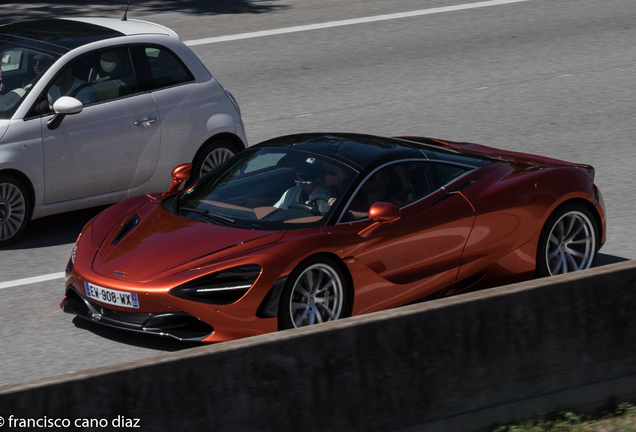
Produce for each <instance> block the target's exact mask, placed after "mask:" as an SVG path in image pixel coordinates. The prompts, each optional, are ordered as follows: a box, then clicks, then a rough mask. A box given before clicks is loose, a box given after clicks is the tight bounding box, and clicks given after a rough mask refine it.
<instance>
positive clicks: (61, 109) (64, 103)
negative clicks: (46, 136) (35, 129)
mask: <svg viewBox="0 0 636 432" xmlns="http://www.w3.org/2000/svg"><path fill="white" fill-rule="evenodd" d="M83 109H84V105H83V104H82V103H81V102H80V101H79V100H77V99H75V98H74V97H70V96H62V97H61V98H59V99H58V100H56V101H55V103H54V104H53V111H54V112H55V115H54V116H53V118H52V119H51V120H49V121H48V122H47V123H46V125H47V127H48V128H49V129H50V130H55V129H57V128H58V127H59V126H60V124H61V123H62V120H64V117H66V116H67V115H72V114H78V113H81V112H82V110H83Z"/></svg>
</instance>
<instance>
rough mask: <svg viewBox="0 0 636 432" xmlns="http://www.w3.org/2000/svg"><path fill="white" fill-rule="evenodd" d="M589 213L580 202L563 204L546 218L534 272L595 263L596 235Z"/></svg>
mask: <svg viewBox="0 0 636 432" xmlns="http://www.w3.org/2000/svg"><path fill="white" fill-rule="evenodd" d="M598 237H599V236H598V230H597V227H596V221H595V219H594V217H593V216H592V213H591V212H590V211H589V210H588V209H587V208H585V207H584V206H583V205H581V204H566V205H564V206H562V207H559V208H558V209H557V210H555V212H554V213H553V214H552V215H551V216H550V217H549V218H548V220H547V222H546V224H545V226H544V227H543V230H542V232H541V237H540V238H539V248H538V250H537V276H538V277H544V276H554V275H557V274H565V273H570V272H573V271H578V270H585V269H588V268H590V267H591V266H592V264H594V260H595V259H596V252H597V251H598V245H599V238H598Z"/></svg>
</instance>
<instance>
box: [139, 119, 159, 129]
mask: <svg viewBox="0 0 636 432" xmlns="http://www.w3.org/2000/svg"><path fill="white" fill-rule="evenodd" d="M156 121H157V118H149V119H145V120H137V121H136V122H135V126H143V127H147V126H150V124H151V123H154V122H156Z"/></svg>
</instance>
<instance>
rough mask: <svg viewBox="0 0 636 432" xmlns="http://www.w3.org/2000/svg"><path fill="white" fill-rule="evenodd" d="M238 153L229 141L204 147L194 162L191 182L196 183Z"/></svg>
mask: <svg viewBox="0 0 636 432" xmlns="http://www.w3.org/2000/svg"><path fill="white" fill-rule="evenodd" d="M236 153H238V150H236V147H234V146H233V145H232V144H230V143H229V142H227V141H212V142H210V143H208V144H206V145H204V146H203V148H202V149H201V150H200V151H199V153H198V154H197V156H196V159H195V160H194V165H193V167H192V176H191V177H190V182H191V183H192V182H194V181H196V180H198V179H199V178H201V177H203V176H204V175H205V174H207V173H209V172H210V171H212V170H213V169H214V168H215V167H217V166H218V165H220V164H221V163H223V162H225V161H226V160H228V159H229V158H231V157H232V156H234V155H235V154H236Z"/></svg>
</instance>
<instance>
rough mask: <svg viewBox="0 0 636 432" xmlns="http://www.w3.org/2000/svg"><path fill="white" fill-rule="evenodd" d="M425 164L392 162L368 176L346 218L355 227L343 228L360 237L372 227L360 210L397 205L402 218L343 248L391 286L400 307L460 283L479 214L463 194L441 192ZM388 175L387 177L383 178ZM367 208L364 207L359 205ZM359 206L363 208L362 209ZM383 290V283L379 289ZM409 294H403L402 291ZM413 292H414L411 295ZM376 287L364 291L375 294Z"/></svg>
mask: <svg viewBox="0 0 636 432" xmlns="http://www.w3.org/2000/svg"><path fill="white" fill-rule="evenodd" d="M427 164H428V162H425V161H408V162H401V163H396V164H390V165H387V166H385V167H383V168H380V169H378V170H376V171H375V172H374V173H372V174H371V175H369V176H368V178H367V179H366V180H365V182H364V183H363V184H362V185H361V186H360V188H359V190H358V192H357V193H356V195H355V196H354V198H353V199H352V201H351V203H350V205H349V208H348V210H347V212H346V215H347V216H346V217H345V219H349V220H348V221H349V222H350V223H351V225H349V226H347V227H345V226H343V225H342V224H340V225H338V226H337V227H340V228H342V229H343V230H347V229H348V230H350V231H351V232H352V233H354V234H355V233H359V232H361V231H362V230H363V229H364V228H366V227H368V226H369V225H370V224H371V221H369V220H368V219H367V218H366V217H365V216H364V215H363V212H362V213H360V210H364V208H365V207H366V209H367V211H368V206H370V205H371V204H372V202H373V201H383V202H390V203H394V204H396V205H397V206H398V207H399V208H400V209H401V210H400V211H401V217H400V219H399V220H397V221H394V222H391V223H385V224H382V225H380V226H379V227H377V229H375V231H373V232H372V233H371V234H370V235H368V236H366V237H363V236H360V235H353V236H351V237H350V238H348V240H346V241H345V242H344V244H343V246H344V256H345V257H346V259H355V260H357V261H359V262H361V263H362V264H363V265H364V266H366V267H367V268H368V269H370V270H372V271H373V272H375V273H376V274H377V275H378V276H380V277H381V278H382V279H384V280H386V281H388V282H390V283H391V284H393V285H392V288H391V289H392V290H393V291H394V292H393V294H392V296H393V298H395V299H396V303H398V304H399V303H403V302H405V301H412V300H414V299H417V298H420V297H422V296H423V295H427V294H430V293H432V292H434V291H436V290H437V289H439V288H443V287H446V286H449V285H451V284H452V283H454V282H455V280H456V277H457V273H458V270H459V266H460V263H461V256H462V251H463V249H464V246H465V244H466V241H467V239H468V236H469V234H470V232H471V229H472V226H473V221H474V219H475V213H474V210H473V208H472V206H471V205H470V203H468V201H466V199H464V197H463V196H462V195H461V194H450V195H449V194H447V192H446V191H445V190H443V189H439V188H435V185H434V184H432V180H431V177H430V176H429V171H428V167H427ZM382 174H387V175H382ZM387 177H392V178H393V180H390V181H389V182H388V184H391V183H393V184H394V185H396V186H393V187H390V189H391V190H389V191H388V192H387V193H385V194H377V193H376V196H380V195H384V197H383V198H381V199H378V198H377V197H374V198H372V200H370V201H367V202H366V203H364V204H361V203H362V201H363V199H361V198H360V196H361V195H364V193H365V190H376V192H377V190H378V188H380V187H381V186H379V183H380V182H386V180H384V179H386V178H387ZM357 206H361V207H357ZM356 207H357V208H356ZM378 286H380V285H378ZM402 291H403V292H402ZM407 291H408V292H407ZM371 292H372V288H371V287H369V288H366V289H365V290H364V293H365V295H372V293H371Z"/></svg>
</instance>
